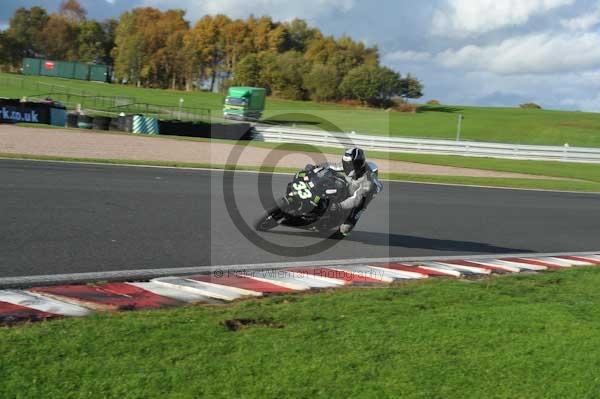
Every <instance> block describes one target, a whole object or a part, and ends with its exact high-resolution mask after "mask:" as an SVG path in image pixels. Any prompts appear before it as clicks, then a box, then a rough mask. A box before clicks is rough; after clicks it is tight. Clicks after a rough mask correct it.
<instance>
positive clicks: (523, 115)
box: [0, 74, 600, 147]
mask: <svg viewBox="0 0 600 399" xmlns="http://www.w3.org/2000/svg"><path fill="white" fill-rule="evenodd" d="M22 78H24V79H26V82H27V83H26V84H25V85H24V86H25V87H24V88H21V87H20V83H19V82H20V81H19V80H18V79H22ZM37 81H39V82H43V83H46V84H54V85H60V86H66V87H68V88H70V89H72V90H85V91H88V92H94V93H98V94H101V95H105V96H131V97H135V98H136V99H137V101H138V102H141V103H147V102H149V103H156V104H162V105H166V106H171V107H173V106H177V105H178V103H179V99H180V98H183V99H184V105H185V106H186V107H198V108H208V109H211V110H213V111H214V113H215V115H220V110H221V107H222V101H223V96H221V95H219V94H213V93H201V92H190V93H187V92H181V91H172V90H158V89H140V88H135V87H130V86H120V85H114V84H112V85H111V84H105V83H95V82H85V81H76V80H68V79H58V78H48V77H39V76H33V77H21V76H19V75H11V74H0V96H6V97H19V98H20V97H22V96H25V95H33V94H42V93H39V91H45V90H46V89H44V90H40V89H39V88H35V87H34V86H33V85H32V83H33V82H37ZM442 100H443V99H442ZM421 111H422V112H419V113H416V114H408V113H399V112H395V111H389V112H386V111H384V110H375V109H367V108H359V107H347V106H342V105H337V104H319V103H315V102H300V101H285V100H278V99H273V98H270V99H268V101H267V111H266V113H265V117H266V118H270V119H271V120H278V121H285V123H290V124H296V125H303V126H309V127H310V126H312V127H314V128H319V127H323V128H327V129H335V128H337V129H340V130H342V131H348V132H349V131H356V132H359V133H364V134H390V135H393V136H409V137H430V138H446V139H454V138H455V134H456V122H457V118H458V115H459V114H463V115H465V120H464V122H463V129H462V138H463V139H468V140H479V141H494V142H507V143H520V144H547V145H563V144H565V143H568V144H569V145H571V146H589V147H600V113H598V114H597V113H584V112H563V111H547V110H527V109H519V108H482V107H466V106H439V107H423V108H421ZM324 121H327V122H328V123H325V122H324Z"/></svg>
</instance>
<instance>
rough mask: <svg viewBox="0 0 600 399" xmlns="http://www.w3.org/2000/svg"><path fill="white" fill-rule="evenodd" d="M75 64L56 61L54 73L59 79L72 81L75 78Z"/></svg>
mask: <svg viewBox="0 0 600 399" xmlns="http://www.w3.org/2000/svg"><path fill="white" fill-rule="evenodd" d="M75 64H76V63H75V62H69V61H57V62H56V72H57V75H58V77H59V78H65V79H73V78H74V77H75Z"/></svg>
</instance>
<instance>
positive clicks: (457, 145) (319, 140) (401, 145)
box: [254, 124, 600, 163]
mask: <svg viewBox="0 0 600 399" xmlns="http://www.w3.org/2000/svg"><path fill="white" fill-rule="evenodd" d="M254 128H255V132H256V133H255V137H254V138H255V140H261V141H265V142H275V143H300V144H312V145H319V146H326V147H340V148H343V147H351V146H358V147H361V148H364V149H369V150H374V151H384V152H404V153H417V154H419V153H421V154H438V155H440V154H441V155H461V156H470V157H491V158H506V159H527V160H545V161H564V162H585V163H600V148H584V147H570V146H568V145H565V146H562V147H561V146H543V145H521V144H503V143H486V142H479V141H452V140H434V139H419V138H404V137H385V136H371V135H363V134H354V133H338V132H326V131H318V130H304V129H297V128H290V127H285V126H272V125H261V124H256V125H255V127H254Z"/></svg>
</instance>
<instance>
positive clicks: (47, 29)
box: [40, 14, 78, 61]
mask: <svg viewBox="0 0 600 399" xmlns="http://www.w3.org/2000/svg"><path fill="white" fill-rule="evenodd" d="M77 35H78V27H77V26H76V25H74V24H73V23H71V22H69V20H68V19H67V18H66V17H64V16H63V15H60V14H52V15H50V17H49V18H48V22H47V23H46V25H45V26H44V29H42V33H41V39H40V43H41V45H42V46H43V54H44V56H45V57H48V58H52V59H57V60H69V61H72V60H76V59H77V50H78V48H77V47H78V43H77Z"/></svg>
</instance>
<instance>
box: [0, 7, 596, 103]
mask: <svg viewBox="0 0 600 399" xmlns="http://www.w3.org/2000/svg"><path fill="white" fill-rule="evenodd" d="M59 3H60V0H41V1H36V0H20V1H19V0H0V5H1V6H2V7H0V28H3V27H6V25H7V23H8V20H9V18H10V15H11V14H12V12H13V11H14V9H16V8H17V7H31V6H33V5H40V6H43V7H45V8H46V9H48V10H50V11H55V10H56V9H57V8H58V4H59ZM80 3H81V4H82V5H83V6H84V7H85V8H86V9H87V10H88V16H89V17H90V18H95V19H104V18H108V17H117V16H118V15H119V14H120V13H122V12H123V11H125V10H128V9H131V8H134V7H138V6H153V7H157V8H160V9H169V8H181V9H184V10H186V16H187V19H188V20H190V21H191V22H192V23H193V22H194V21H195V20H197V19H198V18H200V17H201V16H202V15H205V14H214V13H223V14H227V15H229V16H230V17H233V18H245V17H247V16H248V15H250V14H254V15H264V14H266V15H270V16H272V17H273V18H274V19H276V20H287V19H292V18H295V17H298V18H303V19H306V20H307V21H308V22H309V23H310V24H311V25H313V26H316V27H318V28H320V29H321V30H322V31H323V32H324V33H326V34H331V35H335V36H340V35H342V34H347V35H349V36H351V37H353V38H354V39H357V40H362V41H364V42H366V43H367V44H369V45H377V46H378V47H379V50H380V54H381V60H382V63H383V64H384V65H386V66H389V67H391V68H393V69H395V70H397V71H398V72H401V73H402V74H406V73H411V74H413V75H415V76H417V77H418V78H419V79H421V80H422V82H423V83H424V85H425V97H424V100H429V99H437V100H439V101H441V102H442V103H445V104H460V105H491V106H515V105H517V104H520V103H523V102H535V103H538V104H540V105H542V106H543V107H544V108H552V109H571V110H581V111H600V0H429V1H414V0H378V1H373V0H302V1H299V2H290V1H289V0H80Z"/></svg>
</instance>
